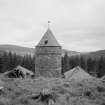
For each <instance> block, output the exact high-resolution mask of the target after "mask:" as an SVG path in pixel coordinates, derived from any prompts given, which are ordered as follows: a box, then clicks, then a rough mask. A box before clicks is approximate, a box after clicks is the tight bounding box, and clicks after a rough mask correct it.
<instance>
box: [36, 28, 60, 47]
mask: <svg viewBox="0 0 105 105" xmlns="http://www.w3.org/2000/svg"><path fill="white" fill-rule="evenodd" d="M37 46H60V45H59V43H58V42H57V40H56V38H55V37H54V35H53V33H52V31H51V30H50V29H49V28H48V29H47V31H46V33H45V34H44V36H43V37H42V39H41V40H40V42H39V43H38V45H37Z"/></svg>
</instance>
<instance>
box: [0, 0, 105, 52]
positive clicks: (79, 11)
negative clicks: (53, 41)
mask: <svg viewBox="0 0 105 105" xmlns="http://www.w3.org/2000/svg"><path fill="white" fill-rule="evenodd" d="M48 20H50V21H51V24H50V27H51V30H52V31H53V33H54V35H55V37H56V38H57V40H58V41H59V43H60V44H61V45H62V46H63V48H65V49H69V50H75V51H94V50H100V49H105V0H0V44H15V45H20V46H26V47H34V46H35V45H36V44H37V43H38V42H39V40H40V39H41V37H42V36H43V34H44V33H45V31H46V30H47V28H48V24H47V21H48Z"/></svg>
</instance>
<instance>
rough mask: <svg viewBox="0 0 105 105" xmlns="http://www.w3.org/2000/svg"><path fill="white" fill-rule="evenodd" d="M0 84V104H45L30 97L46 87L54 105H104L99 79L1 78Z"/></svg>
mask: <svg viewBox="0 0 105 105" xmlns="http://www.w3.org/2000/svg"><path fill="white" fill-rule="evenodd" d="M0 85H3V86H4V89H3V91H2V93H1V95H0V105H45V104H44V103H43V102H41V101H40V100H39V101H38V100H35V99H33V98H32V97H33V96H36V95H38V94H39V92H42V89H44V88H47V87H48V89H49V90H50V94H51V93H53V97H55V99H56V104H55V105H104V104H103V103H104V102H105V97H104V95H105V84H104V83H102V81H100V80H91V81H82V82H80V83H76V82H75V81H67V80H62V79H53V80H51V79H49V80H45V79H38V80H31V79H27V80H19V79H17V80H8V79H3V83H2V84H0Z"/></svg>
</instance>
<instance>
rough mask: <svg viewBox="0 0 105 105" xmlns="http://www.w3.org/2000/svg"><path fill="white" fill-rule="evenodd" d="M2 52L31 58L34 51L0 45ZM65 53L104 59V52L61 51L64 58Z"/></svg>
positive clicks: (0, 51)
mask: <svg viewBox="0 0 105 105" xmlns="http://www.w3.org/2000/svg"><path fill="white" fill-rule="evenodd" d="M4 51H6V52H12V53H16V54H18V55H22V56H23V55H26V54H31V55H32V56H33V55H34V52H35V49H34V48H28V47H22V46H16V45H0V53H3V52H4ZM65 52H67V53H68V55H69V56H75V55H82V56H84V57H86V58H88V57H91V58H99V57H100V56H103V57H105V50H99V51H94V52H86V53H82V52H76V51H70V50H66V49H63V50H62V56H64V54H65Z"/></svg>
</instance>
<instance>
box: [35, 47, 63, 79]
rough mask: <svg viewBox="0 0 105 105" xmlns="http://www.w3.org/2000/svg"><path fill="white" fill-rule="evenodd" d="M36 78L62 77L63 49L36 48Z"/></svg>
mask: <svg viewBox="0 0 105 105" xmlns="http://www.w3.org/2000/svg"><path fill="white" fill-rule="evenodd" d="M35 72H36V76H40V75H41V76H44V77H60V76H61V47H36V59H35Z"/></svg>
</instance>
